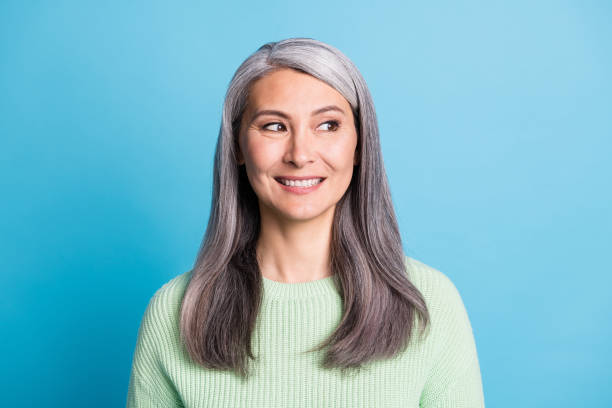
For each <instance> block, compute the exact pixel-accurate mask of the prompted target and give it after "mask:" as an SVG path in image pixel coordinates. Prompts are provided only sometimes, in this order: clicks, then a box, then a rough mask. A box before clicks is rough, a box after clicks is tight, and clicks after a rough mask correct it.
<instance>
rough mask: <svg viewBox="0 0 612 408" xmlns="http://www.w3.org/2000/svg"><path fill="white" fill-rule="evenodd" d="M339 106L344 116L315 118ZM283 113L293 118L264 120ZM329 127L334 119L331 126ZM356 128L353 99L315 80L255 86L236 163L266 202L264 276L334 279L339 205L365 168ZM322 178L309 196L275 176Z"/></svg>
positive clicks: (261, 245)
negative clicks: (361, 166)
mask: <svg viewBox="0 0 612 408" xmlns="http://www.w3.org/2000/svg"><path fill="white" fill-rule="evenodd" d="M328 105H335V106H337V107H338V108H340V109H341V110H342V111H343V113H342V112H339V111H334V110H330V111H326V112H323V113H319V114H315V115H312V113H313V111H315V110H317V109H319V108H322V107H325V106H328ZM261 110H277V111H282V112H284V113H285V114H286V115H287V118H284V117H282V116H280V115H278V114H265V115H260V116H257V117H255V115H256V113H257V112H259V111H261ZM329 121H335V122H337V123H334V122H329ZM356 148H357V130H356V129H355V125H354V119H353V113H352V110H351V107H350V105H349V103H348V101H347V100H346V99H345V98H344V97H343V96H342V95H341V94H340V93H339V92H338V91H336V90H335V89H334V88H332V87H331V86H329V85H327V84H326V83H325V82H323V81H320V80H318V79H316V78H314V77H312V76H310V75H308V74H305V73H302V72H299V71H296V70H293V69H289V68H283V69H280V70H277V71H274V72H273V73H271V74H268V75H267V76H265V77H263V78H260V79H258V80H257V81H255V82H254V83H253V84H252V85H251V88H250V92H249V99H248V101H247V107H246V109H245V112H244V114H243V116H242V119H241V127H240V132H239V136H238V152H237V162H238V164H239V165H244V166H246V173H247V176H248V179H249V182H250V184H251V186H252V188H253V190H254V191H255V194H256V195H257V197H258V200H259V208H260V214H261V233H260V236H259V239H258V242H257V246H256V252H257V257H258V261H259V265H260V269H261V273H262V275H263V276H264V277H266V278H268V279H272V280H275V281H278V282H283V283H297V282H308V281H313V280H318V279H322V278H324V277H327V276H330V275H331V273H332V272H331V267H330V243H331V232H332V221H333V216H334V211H335V208H336V204H337V203H338V201H339V200H340V199H341V198H342V196H343V195H344V193H345V192H346V190H347V188H348V186H349V184H350V181H351V178H352V175H353V170H354V166H355V165H357V164H358V157H357V150H356ZM278 176H321V177H326V179H325V180H324V182H323V183H322V184H321V185H320V186H319V188H318V189H316V190H315V191H313V192H310V193H308V194H304V195H298V194H294V193H291V192H288V191H285V190H283V188H282V187H281V185H280V184H279V183H278V182H277V181H276V180H275V178H274V177H278Z"/></svg>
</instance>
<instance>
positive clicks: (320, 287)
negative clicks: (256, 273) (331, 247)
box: [261, 275, 340, 300]
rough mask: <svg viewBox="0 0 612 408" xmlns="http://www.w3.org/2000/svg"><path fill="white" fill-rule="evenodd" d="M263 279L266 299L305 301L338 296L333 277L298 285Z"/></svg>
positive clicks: (263, 277)
mask: <svg viewBox="0 0 612 408" xmlns="http://www.w3.org/2000/svg"><path fill="white" fill-rule="evenodd" d="M261 277H262V279H263V289H264V297H265V298H267V299H287V300H294V299H307V298H313V297H326V296H332V295H333V296H337V295H339V293H340V292H339V291H338V288H337V286H336V282H335V277H336V276H335V275H331V276H327V277H325V278H321V279H317V280H313V281H308V282H298V283H284V282H278V281H275V280H272V279H268V278H266V277H265V276H263V275H262V276H261Z"/></svg>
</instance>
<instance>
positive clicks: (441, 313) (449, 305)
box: [405, 256, 470, 330]
mask: <svg viewBox="0 0 612 408" xmlns="http://www.w3.org/2000/svg"><path fill="white" fill-rule="evenodd" d="M405 263H406V272H407V274H408V278H409V280H410V281H411V282H412V284H413V285H414V286H415V287H416V288H417V289H418V290H419V292H421V294H422V295H423V298H424V299H425V303H426V304H427V308H428V310H429V313H430V316H431V319H432V325H433V326H434V328H438V329H440V330H447V329H448V328H449V326H455V325H461V326H464V327H469V326H470V322H469V318H468V314H467V310H466V308H465V305H464V303H463V299H462V297H461V294H460V293H459V290H458V289H457V287H456V286H455V284H454V282H453V281H452V280H451V279H450V278H449V277H448V276H447V275H446V274H444V273H443V272H441V271H439V270H438V269H436V268H434V267H432V266H429V265H427V264H425V263H423V262H421V261H418V260H416V259H414V258H411V257H408V256H406V257H405Z"/></svg>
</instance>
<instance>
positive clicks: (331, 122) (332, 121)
mask: <svg viewBox="0 0 612 408" xmlns="http://www.w3.org/2000/svg"><path fill="white" fill-rule="evenodd" d="M327 124H331V125H332V129H327V130H331V131H332V132H335V131H336V130H338V127H339V126H340V124H339V123H338V121H337V120H328V121H327V122H323V123H321V125H327Z"/></svg>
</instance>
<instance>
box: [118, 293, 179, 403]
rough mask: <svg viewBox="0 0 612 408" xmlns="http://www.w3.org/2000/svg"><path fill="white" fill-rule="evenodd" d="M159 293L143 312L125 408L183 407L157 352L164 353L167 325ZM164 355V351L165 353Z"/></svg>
mask: <svg viewBox="0 0 612 408" xmlns="http://www.w3.org/2000/svg"><path fill="white" fill-rule="evenodd" d="M158 294H159V292H158V293H156V294H155V295H154V296H153V297H152V298H151V300H150V301H149V304H148V306H147V308H146V310H145V313H144V316H143V318H142V321H141V323H140V327H139V329H138V337H137V340H136V347H135V349H134V355H133V359H132V368H131V372H130V380H129V385H128V393H127V404H126V407H127V408H145V407H146V408H152V407H160V408H161V407H164V408H172V407H182V406H183V405H182V403H181V399H180V397H179V395H178V393H177V391H176V388H175V387H174V385H173V383H172V381H171V380H170V378H169V377H168V374H167V373H166V371H165V369H164V366H163V364H162V361H161V359H160V355H161V354H160V353H162V352H164V351H163V350H164V348H163V347H162V345H163V344H164V342H163V339H164V338H165V337H164V334H165V333H166V332H167V326H166V325H165V324H164V320H163V316H164V313H163V308H162V306H163V305H162V304H160V297H159V296H158ZM166 352H167V351H166Z"/></svg>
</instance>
